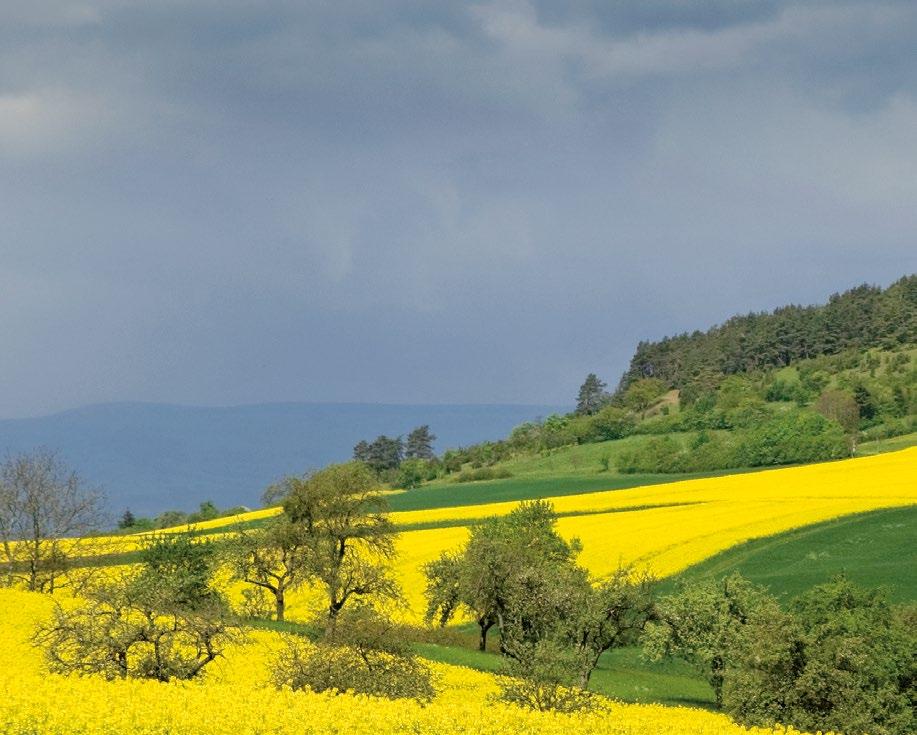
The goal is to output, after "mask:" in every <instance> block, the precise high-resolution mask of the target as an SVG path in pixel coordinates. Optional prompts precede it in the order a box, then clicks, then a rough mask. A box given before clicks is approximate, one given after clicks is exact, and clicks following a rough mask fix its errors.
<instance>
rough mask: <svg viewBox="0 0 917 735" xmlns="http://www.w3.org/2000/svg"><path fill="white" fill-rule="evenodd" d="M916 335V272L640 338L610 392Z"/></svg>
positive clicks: (684, 383)
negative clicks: (822, 299)
mask: <svg viewBox="0 0 917 735" xmlns="http://www.w3.org/2000/svg"><path fill="white" fill-rule="evenodd" d="M914 343H917V275H910V276H904V277H903V278H901V279H899V280H898V281H896V282H895V283H893V284H892V285H890V286H889V287H888V288H886V289H881V288H878V287H876V286H869V285H866V284H864V285H862V286H858V287H856V288H853V289H850V290H849V291H845V292H844V293H836V294H833V295H832V296H831V297H830V299H829V300H828V303H827V304H824V305H820V306H784V307H782V308H779V309H776V310H774V311H773V312H770V313H752V314H746V315H744V316H735V317H732V318H731V319H729V320H727V321H726V322H724V323H723V324H721V325H719V326H715V327H713V328H711V329H709V330H707V331H706V332H700V331H696V332H693V333H691V334H688V333H684V334H680V335H676V336H674V337H666V338H664V339H662V340H660V341H658V342H640V344H638V345H637V350H636V352H635V353H634V356H633V358H632V359H631V361H630V366H629V367H628V369H627V371H626V372H625V373H624V376H623V377H622V378H621V382H620V384H619V386H618V389H617V392H618V393H621V392H623V391H625V390H626V389H627V388H628V386H630V385H631V384H632V383H633V382H635V381H637V380H640V379H641V378H646V377H654V378H658V379H660V380H661V381H663V383H665V384H666V385H667V386H669V387H671V388H678V389H682V390H684V389H690V388H691V387H692V386H693V385H694V384H695V383H698V382H700V383H703V382H704V381H706V380H708V379H709V378H710V376H715V375H731V374H735V373H744V372H750V371H755V370H762V369H766V368H773V367H783V366H785V365H789V364H791V363H793V362H795V361H797V360H803V359H807V358H812V357H818V356H821V355H833V354H838V353H842V352H846V351H856V352H862V351H863V350H867V349H870V348H879V349H894V348H895V347H898V346H900V345H904V344H914Z"/></svg>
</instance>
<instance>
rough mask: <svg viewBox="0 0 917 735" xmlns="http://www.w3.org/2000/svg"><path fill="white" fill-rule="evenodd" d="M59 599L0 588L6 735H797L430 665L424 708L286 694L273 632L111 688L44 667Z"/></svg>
mask: <svg viewBox="0 0 917 735" xmlns="http://www.w3.org/2000/svg"><path fill="white" fill-rule="evenodd" d="M51 605H52V601H51V600H50V599H49V598H48V597H46V596H41V595H38V594H34V593H28V592H20V591H16V590H8V589H0V640H2V645H0V732H2V733H4V735H308V734H310V733H311V734H314V735H318V734H319V733H321V734H323V735H324V734H327V733H354V734H356V735H359V734H360V733H367V734H368V733H424V734H425V735H459V734H460V733H475V735H491V734H492V735H498V734H499V733H520V734H521V733H534V734H536V735H538V734H542V733H544V734H545V735H547V734H552V735H569V733H571V732H577V733H581V734H582V735H598V733H607V734H608V735H667V734H668V735H743V734H747V735H796V731H795V730H789V729H787V730H784V729H782V728H778V729H775V730H771V729H767V728H765V729H758V728H744V727H740V726H738V725H735V724H734V723H732V722H731V721H730V720H729V719H728V718H727V717H725V716H723V715H719V714H713V713H710V712H706V711H702V710H693V709H689V708H682V707H663V706H657V705H628V704H618V703H615V702H610V703H609V705H608V707H607V708H605V711H598V712H595V713H591V714H580V715H562V714H553V713H538V712H531V711H527V710H521V709H518V708H515V707H512V706H509V705H504V704H498V703H494V702H492V701H490V700H489V696H490V695H491V694H493V693H494V692H495V691H496V686H495V680H494V678H493V677H492V676H490V675H488V674H484V673H480V672H475V671H471V670H470V669H463V668H461V667H454V666H445V665H440V664H433V667H434V669H435V673H436V676H437V690H438V695H437V697H436V698H435V699H434V700H433V702H432V703H431V704H429V705H427V706H421V705H419V704H416V703H414V702H411V701H395V702H393V701H389V700H379V699H373V698H370V697H364V696H353V695H346V694H345V695H340V696H333V695H328V694H312V693H306V692H292V691H277V690H276V689H274V688H273V687H272V686H270V685H268V684H267V680H268V662H269V660H270V657H271V655H272V652H273V651H274V650H275V649H276V646H277V643H278V640H279V639H278V637H277V636H276V634H272V633H266V632H260V633H253V634H252V636H251V638H250V640H249V641H248V642H247V643H245V644H240V645H237V646H235V647H234V648H232V649H230V650H229V651H228V652H227V655H226V658H225V659H224V660H221V661H219V662H217V663H216V664H215V668H213V669H211V670H208V671H207V673H206V674H205V676H204V678H203V679H202V680H201V681H199V682H191V683H177V682H173V683H168V684H161V683H157V682H153V681H141V680H130V681H121V680H117V681H111V682H109V681H105V680H104V679H100V678H96V677H85V678H81V677H76V676H70V677H62V676H57V675H53V674H51V675H49V674H47V673H46V672H45V671H44V669H43V664H42V660H41V655H40V652H39V651H38V650H36V649H35V648H33V647H32V646H31V645H30V643H29V638H30V636H31V633H32V630H33V629H34V626H35V623H36V622H37V621H40V620H42V619H44V618H45V617H47V616H48V615H49V614H50V611H51Z"/></svg>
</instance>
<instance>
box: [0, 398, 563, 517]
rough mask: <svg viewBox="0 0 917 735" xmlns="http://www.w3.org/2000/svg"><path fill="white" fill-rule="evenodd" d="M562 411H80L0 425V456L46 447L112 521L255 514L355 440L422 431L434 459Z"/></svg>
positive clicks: (286, 407)
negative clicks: (123, 514) (238, 510)
mask: <svg viewBox="0 0 917 735" xmlns="http://www.w3.org/2000/svg"><path fill="white" fill-rule="evenodd" d="M569 410H570V407H569V406H539V405H503V404H497V405H394V404H358V403H277V404H259V405H250V406H232V407H226V408H210V407H193V406H175V405H166V404H150V403H111V404H100V405H93V406H86V407H84V408H79V409H75V410H72V411H65V412H63V413H57V414H53V415H50V416H43V417H40V418H32V419H9V420H2V421H0V454H3V455H7V454H9V453H15V452H20V451H30V450H32V449H34V448H37V447H48V448H50V449H53V450H56V451H58V452H59V454H60V456H61V458H62V459H63V460H64V461H65V462H66V463H67V464H68V465H69V466H70V467H72V468H73V469H74V470H76V471H77V472H78V473H79V474H80V475H81V477H83V478H84V479H85V480H87V481H88V482H90V483H92V484H95V485H99V486H101V487H102V488H103V489H104V490H105V492H106V495H107V497H108V505H109V507H110V508H111V510H112V511H113V512H117V511H120V510H123V509H124V508H130V509H131V510H132V511H133V512H134V513H135V514H143V515H148V514H156V513H159V512H161V511H163V510H165V509H167V508H174V509H178V510H193V509H195V508H196V507H197V505H198V504H199V503H200V502H201V501H203V500H208V499H209V500H213V502H215V503H216V504H217V505H218V506H220V507H229V506H234V505H249V506H255V505H257V504H258V501H259V498H260V495H261V492H262V490H263V489H264V488H265V487H266V486H267V485H268V484H270V483H271V482H272V481H274V480H276V479H278V478H280V477H282V476H284V475H287V474H294V473H301V472H304V471H306V470H308V469H311V468H318V467H321V466H323V465H325V464H328V463H329V462H335V461H342V460H347V459H349V458H350V456H351V452H352V449H353V445H354V444H356V442H358V441H359V440H360V439H373V438H374V437H376V436H378V435H379V434H388V435H390V436H397V435H399V434H406V433H407V432H409V431H410V430H411V429H412V428H414V427H415V426H418V425H420V424H429V425H430V428H431V430H432V431H433V433H435V434H436V436H437V441H436V448H437V450H438V451H441V450H443V449H446V448H449V447H458V446H462V445H467V444H471V443H474V442H479V441H484V440H488V439H499V438H501V437H504V436H506V435H507V433H508V432H509V431H510V430H511V429H512V428H513V427H514V426H516V425H517V424H520V423H522V422H523V421H529V420H532V419H535V418H537V417H539V416H546V415H548V414H550V413H552V412H555V411H556V412H565V411H569Z"/></svg>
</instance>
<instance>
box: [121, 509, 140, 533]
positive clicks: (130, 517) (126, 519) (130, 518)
mask: <svg viewBox="0 0 917 735" xmlns="http://www.w3.org/2000/svg"><path fill="white" fill-rule="evenodd" d="M136 522H137V518H136V517H135V516H134V514H133V513H131V510H130V508H128V509H127V510H125V511H124V513H123V514H122V515H121V518H120V520H119V521H118V528H121V529H124V528H132V527H133V526H134V524H135V523H136Z"/></svg>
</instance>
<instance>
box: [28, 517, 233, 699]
mask: <svg viewBox="0 0 917 735" xmlns="http://www.w3.org/2000/svg"><path fill="white" fill-rule="evenodd" d="M213 568H214V558H213V547H212V546H211V545H209V544H206V543H193V542H192V541H191V539H190V538H188V537H187V536H185V535H183V534H179V535H175V536H167V537H162V538H158V539H153V540H152V541H151V542H149V544H148V545H147V547H146V548H144V549H143V550H142V552H141V564H140V568H139V571H136V572H130V573H127V574H125V575H124V576H123V577H121V578H120V579H118V580H115V581H108V582H107V583H106V585H105V586H102V587H98V588H94V589H88V590H86V591H84V595H85V598H86V601H85V602H84V603H83V604H81V605H79V606H78V607H69V606H68V607H66V608H65V607H63V606H62V605H60V604H58V605H57V606H56V608H55V611H54V615H53V618H52V620H51V621H50V622H49V623H46V624H43V625H41V626H39V627H38V629H37V630H36V633H35V639H34V640H35V643H36V645H40V646H42V647H43V648H44V651H45V658H46V660H47V662H48V666H49V668H50V670H51V671H53V672H56V673H61V674H68V673H75V674H100V675H102V676H104V677H106V678H109V679H114V678H145V679H156V680H158V681H163V682H165V681H170V680H172V679H192V678H194V677H196V676H197V675H198V674H200V673H201V671H202V670H203V669H204V667H205V666H207V665H208V664H210V663H211V662H212V661H214V660H215V659H216V658H218V657H219V656H221V655H222V651H223V649H224V648H225V647H226V645H228V644H229V643H230V642H232V641H234V640H238V639H239V638H240V637H241V635H242V634H241V630H240V628H239V626H238V625H237V624H236V622H235V620H234V619H233V617H232V616H231V615H230V613H229V609H228V605H227V604H226V601H225V600H224V599H223V597H222V595H220V594H219V593H218V592H217V591H216V590H215V589H214V588H213V586H212V584H211V582H212V576H213Z"/></svg>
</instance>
